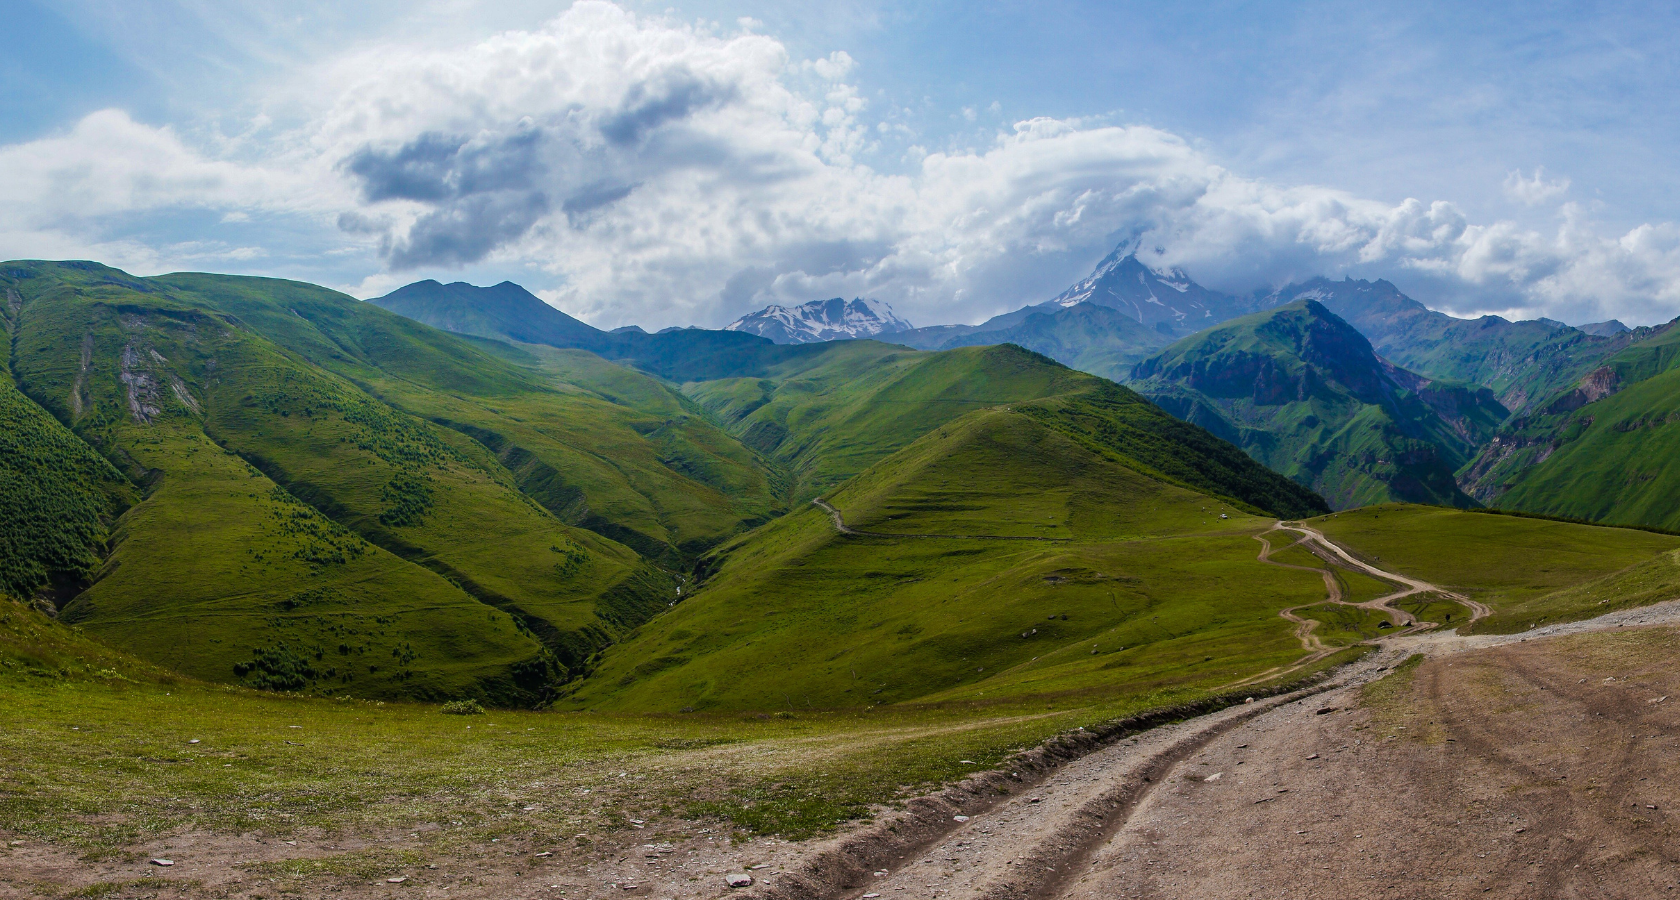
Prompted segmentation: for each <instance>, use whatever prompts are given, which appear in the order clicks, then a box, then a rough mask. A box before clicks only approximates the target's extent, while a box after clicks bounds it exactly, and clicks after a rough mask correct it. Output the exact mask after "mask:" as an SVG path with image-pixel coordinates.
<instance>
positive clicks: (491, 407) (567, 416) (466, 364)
mask: <svg viewBox="0 0 1680 900" xmlns="http://www.w3.org/2000/svg"><path fill="white" fill-rule="evenodd" d="M154 281H155V282H157V283H161V284H164V285H167V286H168V287H169V288H170V289H171V290H174V291H176V292H177V293H179V294H180V295H182V296H186V297H189V298H191V300H192V302H194V303H199V304H202V305H204V306H207V307H210V308H213V309H216V310H218V311H222V312H226V313H230V314H232V315H235V316H238V317H239V319H240V321H241V322H243V323H245V324H247V325H249V326H250V327H251V328H252V329H254V330H256V331H257V332H259V333H261V334H263V335H264V336H265V337H268V338H269V339H270V340H273V341H274V342H275V343H277V344H280V345H281V346H283V347H285V348H286V349H288V350H291V351H293V352H295V353H297V354H299V355H300V356H302V357H304V358H305V359H307V360H308V361H309V362H311V363H314V364H315V365H318V366H320V367H322V368H323V369H326V370H328V371H331V372H334V373H336V374H339V375H342V376H343V377H345V378H347V379H349V380H351V381H353V382H355V383H356V384H358V385H360V386H362V387H364V388H365V389H367V390H368V391H369V392H371V393H372V394H374V395H375V396H378V397H379V398H381V399H383V400H385V401H386V402H388V403H390V404H391V405H393V406H395V407H397V408H399V409H402V410H404V411H406V412H408V413H411V414H413V415H415V416H418V417H420V418H424V419H427V420H430V421H432V422H434V423H437V424H440V425H444V426H446V427H448V428H451V429H453V430H455V431H458V432H460V433H462V434H465V435H467V436H469V437H471V438H472V439H473V440H475V441H477V442H478V443H480V444H482V445H484V446H485V447H487V448H489V449H490V450H491V451H493V452H494V453H495V454H496V456H497V457H498V459H499V460H500V462H501V463H502V464H503V465H504V466H505V467H506V468H507V469H508V470H509V471H510V472H511V473H512V474H513V476H514V480H515V484H516V485H517V486H518V487H519V489H520V490H522V491H523V492H524V493H525V494H527V495H528V496H530V497H531V498H533V499H535V500H536V501H537V502H539V503H540V504H541V505H542V506H543V507H545V508H546V509H547V510H549V511H550V512H551V513H553V514H554V515H555V516H557V517H559V518H560V519H561V520H562V521H565V522H567V523H569V524H574V525H580V526H582V527H585V528H589V529H591V530H593V531H595V532H597V533H599V534H601V535H603V536H606V537H609V538H611V539H613V540H616V541H618V542H620V543H623V544H626V545H628V546H630V547H632V548H634V549H635V550H636V551H637V552H639V553H641V554H642V555H643V556H646V557H648V558H650V559H654V560H657V561H659V562H660V563H661V564H662V565H665V566H667V567H670V568H681V567H685V566H686V565H688V564H689V563H690V562H691V561H692V559H693V558H694V557H695V555H697V554H698V553H700V552H703V551H704V550H706V549H709V548H710V547H713V546H715V545H716V544H718V543H719V542H720V541H723V540H725V539H727V538H729V537H731V536H733V535H735V534H736V533H738V532H740V531H741V530H743V529H745V528H747V527H750V526H751V525H754V524H757V523H760V522H763V521H766V520H768V519H769V518H770V517H771V516H772V515H775V514H777V513H778V512H780V511H781V509H783V507H782V505H781V501H780V499H779V493H778V492H779V490H780V478H781V476H780V475H779V473H777V472H776V471H774V469H773V468H771V467H767V466H765V465H764V463H763V461H762V460H760V459H758V458H757V457H756V456H755V455H754V454H753V453H751V452H750V451H748V450H746V449H745V448H744V447H742V446H740V444H739V443H738V442H737V441H735V440H734V439H733V438H731V437H730V436H728V435H727V434H725V433H724V432H722V431H721V430H720V429H718V428H717V427H716V426H715V425H713V424H712V423H711V422H710V421H709V420H708V419H707V417H706V416H705V415H704V413H702V412H701V411H700V410H699V409H698V408H696V407H694V406H693V404H692V403H690V402H689V401H688V400H686V399H685V398H684V397H683V396H682V395H681V394H680V393H678V392H677V391H675V390H673V389H672V388H670V387H668V386H666V385H665V384H662V383H660V382H659V381H656V380H655V379H652V378H649V377H646V376H644V375H641V374H639V373H637V372H635V371H634V370H631V369H628V368H626V367H624V366H618V365H611V364H608V363H606V362H604V361H603V360H602V359H601V358H600V357H598V356H594V355H592V354H589V353H585V352H582V351H577V350H571V351H565V352H561V351H558V350H555V349H553V348H550V347H546V346H541V345H521V346H522V347H523V349H518V348H509V347H508V345H506V344H503V343H498V342H492V341H479V342H470V341H464V340H461V339H459V338H456V337H452V336H450V335H448V334H445V333H443V332H440V331H437V330H436V329H433V328H427V327H424V326H422V325H419V324H416V323H415V322H413V321H411V320H409V319H407V318H403V317H401V316H397V315H393V314H391V313H388V312H385V311H383V310H381V309H379V308H377V307H374V306H372V305H369V304H366V303H359V302H357V301H355V300H352V299H350V298H349V297H346V296H344V295H342V294H338V293H336V292H333V291H329V290H326V289H324V288H319V287H315V286H314V285H306V284H298V283H295V282H282V281H273V280H265V279H244V278H230V277H226V276H215V275H170V276H165V277H164V278H161V279H154ZM475 290H477V289H475ZM486 290H489V289H486ZM520 293H523V292H522V291H521V292H520ZM526 296H529V295H526ZM531 302H533V303H536V304H537V305H538V306H541V307H542V309H544V310H548V311H549V312H551V313H553V314H554V315H556V316H560V315H561V314H560V313H559V312H558V311H555V310H553V309H552V308H551V307H548V306H546V305H544V304H542V303H540V301H536V299H535V298H531ZM568 321H570V320H568ZM583 327H587V326H583Z"/></svg>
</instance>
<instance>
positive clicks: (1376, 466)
mask: <svg viewBox="0 0 1680 900" xmlns="http://www.w3.org/2000/svg"><path fill="white" fill-rule="evenodd" d="M1134 385H1135V387H1136V388H1137V389H1138V390H1139V391H1140V392H1141V393H1143V394H1144V395H1145V396H1147V397H1149V398H1150V399H1152V400H1154V401H1155V402H1156V403H1157V404H1159V405H1160V406H1161V407H1162V408H1164V409H1166V410H1167V411H1169V412H1171V413H1173V414H1174V415H1176V416H1178V417H1179V418H1182V419H1184V420H1185V421H1188V422H1194V423H1195V424H1197V425H1200V426H1202V427H1204V428H1206V429H1208V430H1209V431H1211V432H1213V433H1214V434H1217V435H1219V436H1220V437H1223V438H1225V439H1226V440H1229V441H1231V442H1232V443H1235V444H1237V445H1238V446H1240V447H1242V448H1243V449H1244V450H1245V451H1247V452H1248V453H1249V455H1251V456H1253V457H1254V458H1255V459H1257V460H1259V461H1261V462H1263V463H1265V464H1266V465H1267V466H1269V467H1270V468H1272V469H1273V470H1274V471H1277V472H1281V473H1283V474H1285V475H1287V476H1289V477H1291V478H1293V479H1295V480H1296V481H1298V482H1300V483H1301V484H1305V485H1308V486H1310V487H1312V488H1313V489H1314V490H1316V491H1318V493H1319V494H1321V495H1323V496H1324V497H1325V498H1326V499H1328V500H1329V501H1330V503H1331V505H1332V506H1334V507H1335V508H1337V509H1346V508H1349V507H1354V506H1363V505H1366V504H1370V503H1382V502H1388V501H1393V500H1403V501H1410V502H1418V503H1434V504H1441V505H1451V506H1463V505H1467V504H1469V503H1470V500H1469V498H1468V497H1466V496H1465V495H1464V494H1463V493H1462V492H1460V491H1459V489H1458V487H1457V485H1456V484H1455V483H1454V481H1453V473H1454V471H1455V470H1457V469H1458V468H1459V467H1460V466H1462V465H1463V464H1464V463H1465V462H1466V461H1468V460H1469V459H1470V457H1471V456H1472V455H1474V453H1475V452H1476V449H1477V447H1479V446H1480V445H1481V444H1482V443H1483V442H1484V441H1485V440H1487V438H1488V437H1489V436H1490V435H1491V434H1492V433H1493V431H1494V430H1495V429H1496V428H1497V427H1498V426H1499V423H1500V421H1502V420H1503V419H1504V418H1505V410H1504V408H1503V407H1501V406H1500V405H1499V403H1498V402H1497V401H1495V400H1494V399H1493V395H1492V393H1491V392H1490V391H1488V390H1487V389H1486V388H1477V387H1470V386H1464V385H1456V384H1442V383H1438V382H1431V381H1429V380H1427V379H1424V378H1420V377H1418V376H1416V375H1413V374H1412V373H1410V372H1407V371H1405V370H1403V369H1400V368H1398V367H1396V366H1394V365H1392V364H1389V363H1387V362H1386V361H1384V360H1383V359H1381V358H1380V357H1378V356H1377V355H1376V354H1375V353H1373V352H1372V349H1371V344H1370V342H1368V341H1366V340H1365V338H1364V337H1363V336H1362V335H1360V334H1359V332H1357V331H1355V330H1354V329H1353V328H1352V327H1351V326H1349V325H1348V323H1346V322H1344V321H1342V320H1341V319H1340V318H1338V317H1337V316H1336V315H1335V314H1334V313H1332V312H1330V311H1329V310H1328V309H1326V308H1325V307H1324V306H1322V305H1320V304H1319V303H1317V302H1316V301H1312V300H1301V301H1296V302H1294V303H1291V304H1289V305H1287V306H1284V307H1281V308H1278V309H1275V310H1271V311H1268V312H1263V313H1256V314H1254V315H1251V316H1246V317H1244V318H1240V319H1236V320H1234V321H1231V322H1228V323H1226V324H1224V325H1220V326H1217V327H1215V328H1212V329H1210V330H1208V331H1206V332H1203V333H1202V334H1199V335H1196V336H1194V337H1191V338H1187V339H1185V340H1183V341H1180V342H1178V343H1177V344H1174V345H1173V346H1172V347H1169V348H1168V349H1167V350H1166V351H1165V352H1163V353H1161V354H1160V355H1159V356H1156V357H1153V358H1151V359H1149V360H1147V361H1145V362H1143V363H1140V364H1138V366H1137V368H1136V370H1135V372H1134Z"/></svg>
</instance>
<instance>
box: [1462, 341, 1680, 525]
mask: <svg viewBox="0 0 1680 900" xmlns="http://www.w3.org/2000/svg"><path fill="white" fill-rule="evenodd" d="M1593 380H1594V381H1597V382H1599V383H1600V384H1601V385H1609V386H1615V387H1620V390H1618V391H1616V392H1615V393H1612V394H1610V395H1609V396H1607V397H1603V398H1602V399H1598V400H1596V401H1592V402H1586V401H1588V400H1590V398H1591V396H1593V395H1590V394H1587V395H1583V394H1584V391H1575V392H1570V393H1565V394H1562V395H1560V396H1558V397H1556V398H1555V399H1554V400H1553V401H1552V402H1551V403H1549V404H1548V405H1547V406H1546V407H1545V408H1544V409H1542V410H1539V411H1537V412H1536V413H1535V414H1533V415H1531V416H1528V417H1526V418H1524V419H1522V420H1519V421H1516V422H1513V423H1512V426H1511V427H1510V428H1508V429H1507V430H1506V431H1504V432H1501V434H1500V435H1499V438H1498V441H1497V442H1496V443H1495V444H1493V445H1491V446H1489V447H1488V448H1487V449H1486V450H1485V451H1484V452H1483V454H1482V456H1481V458H1479V459H1478V460H1477V461H1476V462H1475V464H1473V465H1472V466H1471V467H1470V469H1469V470H1468V472H1467V473H1466V475H1467V480H1468V481H1470V482H1471V483H1472V484H1473V488H1472V489H1473V490H1474V491H1475V492H1476V493H1477V495H1478V496H1484V497H1487V498H1488V499H1489V500H1491V501H1493V502H1495V503H1496V504H1497V505H1499V506H1502V507H1505V508H1508V509H1520V510H1526V511H1529V512H1539V513H1547V514H1550V515H1558V516H1566V517H1572V518H1583V519H1593V520H1596V521H1602V522H1610V523H1618V524H1638V525H1657V526H1662V527H1667V528H1676V527H1680V507H1677V506H1676V505H1675V504H1674V503H1673V502H1672V501H1671V498H1672V496H1673V494H1674V491H1675V489H1676V487H1677V486H1680V427H1677V424H1680V329H1676V328H1668V329H1666V330H1663V331H1660V332H1659V333H1657V334H1656V335H1654V336H1652V337H1649V338H1647V339H1646V340H1644V341H1642V342H1641V343H1639V344H1636V345H1634V346H1632V347H1629V348H1627V349H1625V350H1623V351H1621V352H1620V353H1617V354H1616V355H1614V356H1612V357H1610V358H1608V359H1606V360H1604V365H1603V367H1602V368H1601V369H1600V370H1598V371H1597V372H1595V373H1594V375H1593Z"/></svg>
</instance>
